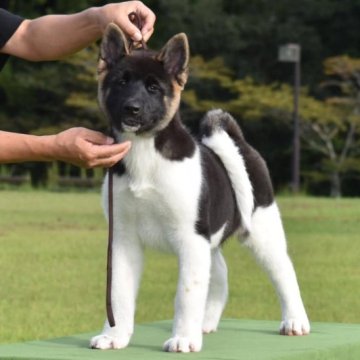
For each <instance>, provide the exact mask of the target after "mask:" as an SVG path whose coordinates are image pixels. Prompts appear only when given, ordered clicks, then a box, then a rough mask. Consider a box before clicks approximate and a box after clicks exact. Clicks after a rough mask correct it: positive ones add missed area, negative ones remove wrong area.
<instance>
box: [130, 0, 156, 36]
mask: <svg viewBox="0 0 360 360" xmlns="http://www.w3.org/2000/svg"><path fill="white" fill-rule="evenodd" d="M133 13H136V14H137V16H138V17H139V20H140V24H141V32H140V30H139V29H138V27H137V25H136V22H134V16H131V14H133ZM131 14H129V16H130V21H128V22H127V23H124V25H125V26H126V28H125V29H124V30H125V31H127V32H128V34H129V36H130V37H131V38H132V39H133V40H134V41H140V40H142V39H144V40H145V41H147V40H148V39H149V38H150V36H151V34H152V33H153V31H154V24H155V20H156V16H155V14H154V13H153V12H152V11H151V10H150V9H149V8H148V7H147V6H145V5H144V4H143V3H142V2H139V3H138V4H137V6H136V8H135V9H134V10H133V11H132V12H131ZM129 23H130V24H129ZM131 25H133V27H132V26H131ZM134 28H135V29H136V30H134ZM127 29H128V30H127Z"/></svg>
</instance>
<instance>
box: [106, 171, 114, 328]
mask: <svg viewBox="0 0 360 360" xmlns="http://www.w3.org/2000/svg"><path fill="white" fill-rule="evenodd" d="M113 172H114V171H113V168H109V170H108V209H109V211H108V213H109V215H108V216H109V229H108V230H109V232H108V249H107V268H106V274H107V276H106V314H107V318H108V321H109V325H110V326H111V327H114V326H115V319H114V313H113V309H112V296H111V288H112V247H113V240H114V213H113V209H114V204H113V198H114V196H113Z"/></svg>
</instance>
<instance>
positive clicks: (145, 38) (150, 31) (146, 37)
mask: <svg viewBox="0 0 360 360" xmlns="http://www.w3.org/2000/svg"><path fill="white" fill-rule="evenodd" d="M153 32H154V28H152V29H151V30H149V31H148V32H147V33H143V37H144V41H145V42H147V41H148V40H149V39H150V37H151V35H152V34H153Z"/></svg>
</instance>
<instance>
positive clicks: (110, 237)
mask: <svg viewBox="0 0 360 360" xmlns="http://www.w3.org/2000/svg"><path fill="white" fill-rule="evenodd" d="M129 19H130V21H131V22H132V23H133V24H134V25H135V26H136V27H137V28H138V29H139V30H141V29H142V26H143V25H142V21H141V18H140V16H139V15H138V14H137V13H135V12H132V13H130V14H129ZM140 44H141V47H142V48H143V49H144V50H145V49H147V46H146V43H145V41H144V39H141V43H140ZM135 48H136V44H135V42H134V41H131V43H130V52H131V51H133V50H134V49H135ZM111 132H112V131H111ZM113 176H114V169H113V168H109V170H108V214H109V229H108V248H107V267H106V315H107V318H108V322H109V325H110V327H114V326H115V325H116V324H115V318H114V312H113V307H112V249H113V240H114V196H113V187H114V186H113Z"/></svg>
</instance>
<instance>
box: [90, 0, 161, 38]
mask: <svg viewBox="0 0 360 360" xmlns="http://www.w3.org/2000/svg"><path fill="white" fill-rule="evenodd" d="M133 12H134V13H136V14H137V15H138V16H139V18H140V21H141V24H142V29H141V31H140V30H139V29H138V28H137V27H136V26H135V25H134V24H133V23H132V22H131V21H130V19H129V15H130V14H131V13H133ZM97 17H98V22H99V24H100V27H101V29H102V31H104V30H105V28H106V26H107V25H108V24H109V23H110V22H114V23H115V24H117V25H118V26H119V27H120V28H121V29H122V30H123V31H124V32H125V33H126V34H127V35H128V36H129V37H130V38H131V39H132V40H134V41H140V40H142V39H143V40H144V41H147V40H148V39H149V38H150V36H151V35H152V33H153V32H154V23H155V19H156V17H155V14H154V13H153V12H152V11H151V10H150V9H149V8H148V7H147V6H145V5H144V4H143V3H142V2H141V1H126V2H121V3H118V4H107V5H104V6H102V7H99V8H97Z"/></svg>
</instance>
